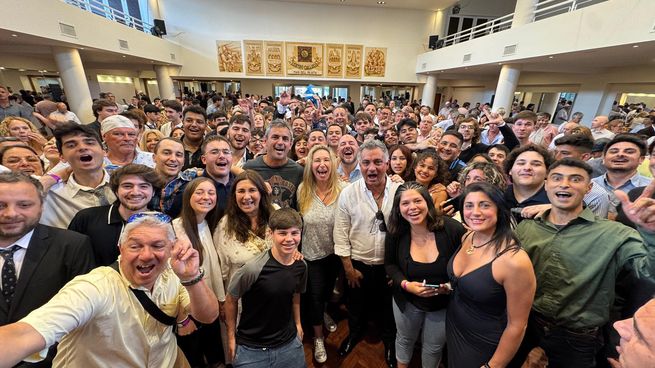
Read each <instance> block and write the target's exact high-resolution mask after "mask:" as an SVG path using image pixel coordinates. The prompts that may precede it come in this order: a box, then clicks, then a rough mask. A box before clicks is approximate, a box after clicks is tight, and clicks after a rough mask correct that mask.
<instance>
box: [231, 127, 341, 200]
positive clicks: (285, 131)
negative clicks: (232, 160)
mask: <svg viewBox="0 0 655 368" xmlns="http://www.w3.org/2000/svg"><path fill="white" fill-rule="evenodd" d="M353 139H354V138H353ZM292 141H293V134H292V133H291V129H290V128H289V126H288V125H287V123H285V122H284V121H283V120H273V121H272V122H271V124H270V125H269V126H268V129H267V130H266V144H265V146H266V154H265V155H263V156H259V157H257V158H255V159H254V160H250V161H248V162H246V164H245V165H243V168H244V169H245V170H248V169H249V170H254V171H256V172H257V173H258V174H259V175H261V176H262V178H264V180H266V182H267V183H268V184H270V186H271V189H272V192H273V195H272V197H271V199H272V202H273V203H275V204H277V205H278V206H280V207H291V208H295V207H296V190H297V189H298V185H299V184H300V183H301V182H302V175H303V167H302V166H300V165H298V164H297V163H296V162H295V161H293V160H292V159H290V158H289V157H288V154H289V150H290V149H291V142H292Z"/></svg>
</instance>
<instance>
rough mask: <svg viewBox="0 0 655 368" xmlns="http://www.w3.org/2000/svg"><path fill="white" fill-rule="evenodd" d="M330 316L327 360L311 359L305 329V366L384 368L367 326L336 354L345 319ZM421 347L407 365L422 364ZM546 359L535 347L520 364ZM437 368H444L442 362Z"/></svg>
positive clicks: (534, 367) (532, 365)
mask: <svg viewBox="0 0 655 368" xmlns="http://www.w3.org/2000/svg"><path fill="white" fill-rule="evenodd" d="M330 315H331V316H332V317H333V318H334V320H335V322H337V326H338V327H337V330H336V331H335V332H333V333H327V332H326V333H327V335H326V338H325V349H326V350H327V355H328V360H327V361H326V362H325V363H323V364H319V363H316V361H315V360H314V354H313V351H312V349H313V339H312V337H313V336H312V333H311V330H307V329H306V330H305V339H304V341H303V343H304V348H305V361H306V362H307V367H308V368H386V367H387V364H386V362H385V361H384V344H383V343H382V341H381V340H380V338H379V336H380V335H379V333H377V331H375V328H374V327H370V328H369V330H368V334H367V335H366V337H365V338H364V339H363V340H362V341H360V342H359V344H357V346H356V347H355V349H354V350H353V351H352V352H351V353H350V354H349V355H348V356H346V357H345V358H341V357H340V356H339V354H338V353H337V350H338V349H339V345H341V341H343V339H345V338H346V336H347V335H348V321H347V319H346V311H345V310H344V309H343V307H342V309H339V310H337V311H331V312H330ZM420 360H421V357H420V350H415V351H414V356H413V357H412V362H411V363H410V365H409V367H410V368H420V367H421V362H420ZM544 367H546V360H545V356H543V353H542V352H541V351H539V350H537V349H535V350H534V351H532V352H531V353H530V356H529V357H528V360H527V361H526V362H525V364H523V368H544ZM440 368H444V366H443V364H442V365H441V366H440Z"/></svg>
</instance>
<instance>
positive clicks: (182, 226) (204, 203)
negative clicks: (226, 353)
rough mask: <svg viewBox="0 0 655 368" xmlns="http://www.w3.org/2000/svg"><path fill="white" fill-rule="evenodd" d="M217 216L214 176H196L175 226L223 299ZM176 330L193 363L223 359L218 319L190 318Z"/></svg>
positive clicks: (180, 343)
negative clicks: (207, 321)
mask: <svg viewBox="0 0 655 368" xmlns="http://www.w3.org/2000/svg"><path fill="white" fill-rule="evenodd" d="M218 220H219V211H218V210H217V209H216V188H215V187H214V182H213V180H211V179H209V178H197V179H194V180H193V181H191V182H190V183H189V184H188V185H187V186H186V189H185V190H184V193H183V195H182V213H181V214H180V217H179V218H176V219H175V220H173V228H174V229H175V234H176V235H177V237H178V239H181V240H183V241H185V242H190V243H191V246H192V247H193V248H194V249H197V250H198V253H199V256H200V263H201V267H202V269H203V270H204V271H205V275H206V276H205V282H206V283H207V286H208V287H209V288H210V289H211V290H212V291H213V292H214V294H215V295H216V297H217V298H218V300H219V301H220V300H224V299H225V290H224V287H223V280H222V272H221V265H220V262H219V259H218V254H217V252H216V247H215V246H214V241H213V239H212V233H213V232H214V230H215V229H216V226H217V225H218ZM191 317H192V318H193V316H191ZM196 325H198V326H197V327H198V328H199V329H198V330H196ZM200 327H202V328H200ZM177 334H178V344H179V345H180V347H181V348H182V351H184V354H185V356H186V357H187V359H188V360H189V363H190V364H191V366H194V367H195V366H199V365H202V362H203V361H205V360H206V361H207V362H209V364H216V363H218V362H221V361H223V354H222V351H221V349H216V344H217V342H220V341H221V336H220V325H219V321H218V320H216V321H215V322H214V323H211V324H208V325H204V324H203V325H201V324H199V323H198V322H196V321H194V320H192V321H189V322H188V323H187V324H185V325H184V326H182V327H180V328H178V332H177Z"/></svg>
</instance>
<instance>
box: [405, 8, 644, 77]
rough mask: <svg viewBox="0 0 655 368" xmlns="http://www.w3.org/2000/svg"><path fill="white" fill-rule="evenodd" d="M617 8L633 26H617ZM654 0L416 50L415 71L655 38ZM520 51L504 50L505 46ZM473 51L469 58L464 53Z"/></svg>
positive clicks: (585, 10) (590, 10)
mask: <svg viewBox="0 0 655 368" xmlns="http://www.w3.org/2000/svg"><path fill="white" fill-rule="evenodd" d="M616 14H631V17H630V26H629V27H617V23H616ZM652 14H655V1H653V0H621V1H606V2H603V3H600V4H596V5H593V6H589V7H586V8H583V9H580V10H576V11H574V12H571V13H566V14H561V15H558V16H555V17H551V18H547V19H543V20H539V21H537V22H534V23H530V24H526V25H523V26H520V27H516V28H512V29H508V30H506V31H502V32H498V33H495V34H491V35H487V36H484V37H480V38H477V39H474V40H470V41H467V42H463V43H460V44H456V45H452V46H448V47H444V48H442V49H438V50H435V51H430V52H426V53H424V54H421V55H419V56H418V62H417V64H416V72H417V73H423V72H434V71H439V70H448V69H453V68H460V67H462V66H474V65H485V64H495V63H498V62H510V61H515V62H516V61H520V60H522V59H529V58H535V57H543V56H548V55H556V54H564V53H570V52H576V51H580V50H592V49H597V48H604V47H610V46H618V45H626V44H630V43H639V42H648V41H655V32H649V30H650V29H651V28H652V27H653V17H652ZM509 45H517V47H516V53H515V54H513V55H509V56H503V52H504V48H505V46H509ZM466 54H471V57H470V61H469V62H466V63H465V62H463V57H464V55H466Z"/></svg>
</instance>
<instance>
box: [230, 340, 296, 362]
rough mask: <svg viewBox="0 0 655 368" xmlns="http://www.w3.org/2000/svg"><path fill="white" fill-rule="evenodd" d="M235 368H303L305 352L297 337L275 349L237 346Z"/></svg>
mask: <svg viewBox="0 0 655 368" xmlns="http://www.w3.org/2000/svg"><path fill="white" fill-rule="evenodd" d="M232 365H233V366H234V367H235V368H237V367H247V368H260V367H261V368H268V367H270V368H303V367H307V364H306V363H305V351H304V350H303V346H302V342H301V341H300V338H299V337H298V336H296V337H294V338H293V339H291V341H289V342H288V343H286V344H284V345H282V346H278V347H275V348H251V347H248V346H245V345H237V350H236V354H235V355H234V362H233V364H232Z"/></svg>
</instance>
